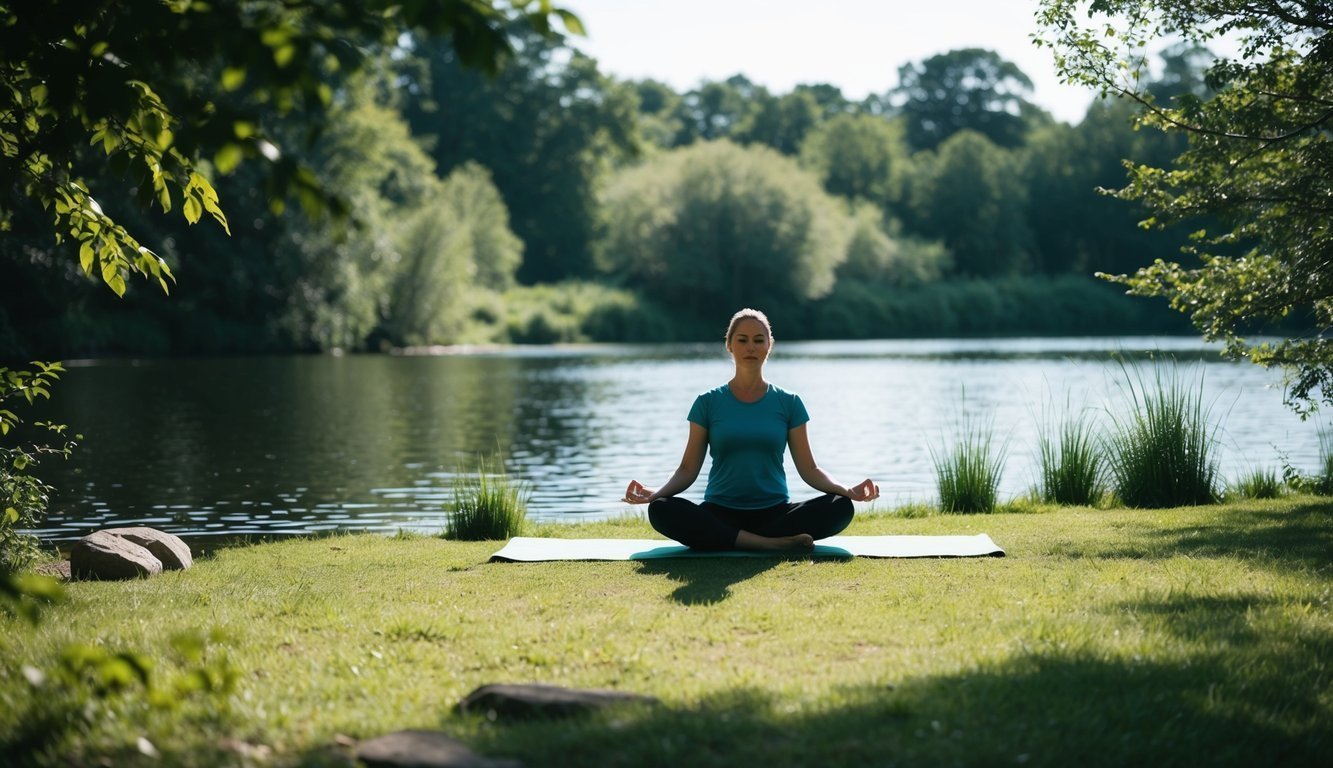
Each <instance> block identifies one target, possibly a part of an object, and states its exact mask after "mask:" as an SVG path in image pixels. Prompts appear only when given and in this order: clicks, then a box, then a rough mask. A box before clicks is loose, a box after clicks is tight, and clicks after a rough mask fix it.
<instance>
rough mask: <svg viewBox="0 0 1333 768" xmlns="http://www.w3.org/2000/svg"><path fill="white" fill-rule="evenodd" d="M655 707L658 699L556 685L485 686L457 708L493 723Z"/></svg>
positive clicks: (633, 694)
mask: <svg viewBox="0 0 1333 768" xmlns="http://www.w3.org/2000/svg"><path fill="white" fill-rule="evenodd" d="M627 703H641V704H656V703H658V701H657V699H655V698H653V697H651V696H643V695H640V694H637V693H625V692H623V691H606V690H590V689H578V688H561V687H560V686H557V685H505V684H492V685H483V686H481V687H480V688H478V689H477V690H475V691H473V692H472V693H469V694H468V695H467V697H466V698H464V699H463V700H462V701H461V702H459V704H458V709H459V710H460V711H462V712H473V713H479V714H483V715H486V716H487V717H490V718H492V719H497V720H498V719H503V720H529V719H536V718H557V717H570V716H572V715H582V714H585V713H587V712H591V711H592V710H595V709H602V708H604V707H608V706H612V705H617V704H627Z"/></svg>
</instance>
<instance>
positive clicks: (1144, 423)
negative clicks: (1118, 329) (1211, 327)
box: [1106, 364, 1218, 508]
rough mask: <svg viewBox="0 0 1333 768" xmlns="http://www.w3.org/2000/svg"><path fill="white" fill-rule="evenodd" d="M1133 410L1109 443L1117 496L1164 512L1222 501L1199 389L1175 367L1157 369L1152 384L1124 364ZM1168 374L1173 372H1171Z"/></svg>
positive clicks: (1118, 424)
mask: <svg viewBox="0 0 1333 768" xmlns="http://www.w3.org/2000/svg"><path fill="white" fill-rule="evenodd" d="M1121 368H1122V371H1123V372H1124V373H1125V384H1126V389H1127V390H1128V393H1129V398H1130V403H1129V408H1128V409H1127V411H1126V412H1125V413H1123V414H1122V415H1119V416H1116V415H1115V414H1113V418H1114V419H1115V427H1114V429H1113V430H1112V432H1111V434H1110V436H1109V437H1108V438H1107V440H1106V452H1107V456H1108V459H1109V462H1110V475H1111V481H1112V486H1113V489H1114V491H1115V494H1116V496H1117V497H1118V498H1119V499H1120V501H1121V502H1122V503H1123V504H1125V505H1126V506H1130V507H1145V508H1162V507H1177V506H1185V505H1192V504H1212V503H1214V502H1216V501H1217V500H1218V493H1217V460H1216V458H1215V452H1214V446H1215V444H1216V441H1215V439H1214V434H1213V429H1212V427H1210V426H1209V423H1208V422H1209V416H1210V413H1209V409H1208V408H1206V407H1205V406H1204V403H1203V377H1202V374H1201V375H1200V377H1199V386H1198V387H1190V386H1186V382H1184V381H1182V380H1181V378H1180V375H1179V372H1178V371H1177V369H1176V368H1175V367H1174V365H1173V366H1171V367H1170V368H1169V369H1168V368H1167V367H1166V366H1160V365H1159V366H1157V367H1156V368H1155V372H1154V375H1153V379H1152V380H1151V381H1145V380H1144V377H1143V375H1142V373H1141V372H1137V373H1131V372H1130V370H1129V369H1128V368H1125V367H1124V365H1123V364H1122V366H1121ZM1168 371H1169V373H1168Z"/></svg>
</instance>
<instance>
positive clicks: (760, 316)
mask: <svg viewBox="0 0 1333 768" xmlns="http://www.w3.org/2000/svg"><path fill="white" fill-rule="evenodd" d="M746 318H749V319H751V320H758V321H759V324H760V325H762V326H764V331H765V332H766V333H767V334H768V340H769V341H770V342H771V341H773V326H772V325H770V324H769V322H768V315H765V314H764V313H763V312H760V311H759V310H757V309H750V308H749V307H746V308H745V309H742V310H741V311H739V312H737V313H736V314H734V315H732V316H731V322H730V323H728V324H727V335H726V337H725V339H724V340H725V341H726V343H727V346H728V347H730V346H731V335H732V334H734V333H735V332H736V326H737V325H739V324H740V322H741V321H742V320H744V319H746Z"/></svg>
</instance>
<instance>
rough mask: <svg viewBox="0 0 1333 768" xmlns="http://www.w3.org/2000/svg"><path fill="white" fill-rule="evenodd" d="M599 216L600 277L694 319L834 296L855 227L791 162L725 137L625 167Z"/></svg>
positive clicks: (610, 188)
mask: <svg viewBox="0 0 1333 768" xmlns="http://www.w3.org/2000/svg"><path fill="white" fill-rule="evenodd" d="M602 211H603V224H602V230H603V236H602V237H601V238H600V239H599V248H598V264H599V266H600V267H601V268H602V269H603V271H605V272H607V273H609V274H614V275H619V276H621V277H622V279H624V280H626V281H628V285H629V286H630V287H631V288H635V289H638V290H643V291H650V292H651V296H652V297H653V298H654V299H655V300H658V301H660V302H661V303H662V304H663V305H665V306H668V307H671V308H672V309H673V310H675V311H679V312H680V313H681V314H682V315H683V316H684V317H686V318H689V319H691V320H693V319H698V318H706V317H710V316H715V315H716V314H717V313H718V312H719V311H720V310H719V307H741V306H747V305H748V306H761V307H763V306H768V307H775V306H780V305H783V304H797V303H804V302H806V301H808V300H810V299H814V298H818V297H820V296H823V295H825V294H827V293H828V292H829V291H830V290H831V289H832V288H833V281H834V276H835V272H836V269H837V267H838V265H839V264H840V263H841V262H842V261H843V259H844V258H846V253H847V246H848V244H849V243H850V241H851V237H852V234H853V232H854V231H855V228H856V222H854V221H853V220H852V219H851V217H850V216H849V215H848V214H847V211H846V210H845V207H844V205H843V204H842V203H841V202H840V201H838V200H837V199H835V198H833V197H830V196H829V195H828V194H827V193H825V192H824V191H823V190H822V189H821V188H820V186H819V180H818V179H817V178H816V177H815V176H814V175H813V174H811V173H809V172H808V171H805V170H803V169H801V168H800V167H799V166H798V165H797V164H796V162H795V161H794V160H792V159H790V158H787V157H784V156H782V155H780V154H778V153H777V152H775V151H774V150H771V149H768V148H767V147H761V146H757V145H752V146H750V147H740V146H737V145H736V144H733V143H731V142H729V141H718V142H703V143H699V144H695V145H693V146H690V147H686V148H683V149H678V150H674V151H672V152H666V153H662V154H661V155H658V156H656V157H653V158H651V159H650V160H648V161H647V162H646V163H644V164H643V165H641V166H638V167H635V168H630V169H626V170H624V171H621V172H620V173H618V174H617V175H616V176H615V177H613V178H612V179H611V181H610V183H609V184H608V186H607V190H606V192H605V194H604V197H603V206H602Z"/></svg>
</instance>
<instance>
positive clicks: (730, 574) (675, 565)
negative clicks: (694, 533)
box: [639, 557, 782, 605]
mask: <svg viewBox="0 0 1333 768" xmlns="http://www.w3.org/2000/svg"><path fill="white" fill-rule="evenodd" d="M780 562H782V559H781V558H776V557H774V558H767V557H766V558H748V557H746V558H739V557H738V558H719V559H717V560H705V559H697V560H696V559H682V560H675V559H663V560H641V561H639V573H642V574H649V575H660V576H666V577H667V578H669V579H671V580H672V581H678V582H680V586H679V587H677V588H676V591H675V592H672V593H671V599H672V600H675V601H676V602H678V603H680V604H682V605H711V604H713V603H720V602H722V601H723V600H726V599H727V598H728V597H730V596H731V587H732V586H733V585H735V584H739V583H740V582H742V581H745V580H746V579H751V578H754V577H755V576H758V575H759V574H761V573H763V572H764V571H767V570H769V569H771V568H774V567H776V566H777V565H778V563H780Z"/></svg>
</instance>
